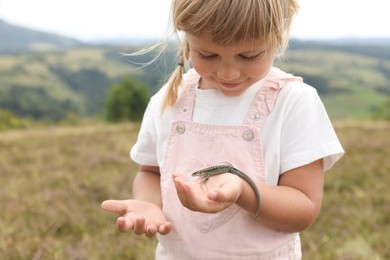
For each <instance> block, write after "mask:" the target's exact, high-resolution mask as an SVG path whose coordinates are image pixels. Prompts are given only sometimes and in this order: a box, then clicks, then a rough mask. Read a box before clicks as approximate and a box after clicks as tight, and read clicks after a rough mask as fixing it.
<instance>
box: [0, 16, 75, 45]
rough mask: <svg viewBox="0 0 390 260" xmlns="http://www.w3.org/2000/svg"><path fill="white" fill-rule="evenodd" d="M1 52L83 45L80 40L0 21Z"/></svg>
mask: <svg viewBox="0 0 390 260" xmlns="http://www.w3.org/2000/svg"><path fill="white" fill-rule="evenodd" d="M0 39H1V41H0V52H10V51H22V50H23V51H26V50H53V49H63V48H71V47H79V46H81V45H83V43H81V42H80V41H78V40H75V39H71V38H66V37H62V36H59V35H55V34H50V33H45V32H40V31H36V30H31V29H28V28H25V27H21V26H16V25H12V24H9V23H7V22H5V21H3V20H0Z"/></svg>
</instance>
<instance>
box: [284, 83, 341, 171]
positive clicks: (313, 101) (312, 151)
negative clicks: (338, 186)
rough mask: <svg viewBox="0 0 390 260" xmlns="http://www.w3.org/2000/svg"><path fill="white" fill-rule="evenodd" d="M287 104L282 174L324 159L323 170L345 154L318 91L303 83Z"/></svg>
mask: <svg viewBox="0 0 390 260" xmlns="http://www.w3.org/2000/svg"><path fill="white" fill-rule="evenodd" d="M298 87H302V89H301V90H300V91H299V92H298V94H297V95H296V96H295V98H293V99H291V100H290V102H289V103H288V105H287V106H288V107H287V108H286V111H288V112H287V113H286V114H285V115H284V116H285V118H284V123H283V126H282V131H281V147H280V149H281V169H280V170H281V173H284V172H286V171H288V170H291V169H294V168H297V167H300V166H303V165H307V164H309V163H311V162H313V161H316V160H319V159H321V158H323V159H324V171H327V170H328V169H330V168H331V167H332V166H333V165H334V163H335V162H336V161H337V160H339V159H340V158H341V157H342V155H343V154H344V150H343V148H342V146H341V144H340V142H339V140H338V138H337V136H336V133H335V130H334V128H333V126H332V124H331V122H330V119H329V117H328V114H327V113H326V110H325V108H324V105H323V104H322V102H321V100H320V97H319V96H318V94H317V91H316V90H315V89H314V88H312V87H310V86H308V85H306V84H302V85H301V86H298Z"/></svg>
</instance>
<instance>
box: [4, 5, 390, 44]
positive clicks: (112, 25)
mask: <svg viewBox="0 0 390 260" xmlns="http://www.w3.org/2000/svg"><path fill="white" fill-rule="evenodd" d="M170 3H171V0H0V19H2V20H5V21H6V22H9V23H12V24H15V25H21V26H24V27H29V28H32V29H37V30H41V31H45V32H50V33H55V34H59V35H63V36H67V37H72V38H76V39H79V40H84V41H88V40H97V39H98V40H100V39H108V38H145V37H147V38H161V37H164V36H165V33H166V28H167V23H168V20H169V19H168V17H169V9H170ZM298 3H299V5H300V10H299V13H298V15H297V16H296V17H295V20H294V23H293V27H292V37H295V38H301V39H334V38H344V37H362V38H368V37H375V38H384V37H386V38H390V28H389V25H390V14H389V10H390V1H389V0H370V1H368V0H298ZM0 40H1V39H0Z"/></svg>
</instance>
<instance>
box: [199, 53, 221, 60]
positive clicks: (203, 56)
mask: <svg viewBox="0 0 390 260" xmlns="http://www.w3.org/2000/svg"><path fill="white" fill-rule="evenodd" d="M199 56H200V58H201V59H205V60H211V59H215V58H217V57H218V54H209V55H207V54H202V53H200V52H199Z"/></svg>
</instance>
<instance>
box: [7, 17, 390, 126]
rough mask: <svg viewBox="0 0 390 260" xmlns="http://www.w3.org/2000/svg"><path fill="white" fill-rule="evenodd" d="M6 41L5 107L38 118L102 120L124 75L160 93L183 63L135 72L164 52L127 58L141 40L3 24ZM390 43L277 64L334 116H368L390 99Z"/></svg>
mask: <svg viewBox="0 0 390 260" xmlns="http://www.w3.org/2000/svg"><path fill="white" fill-rule="evenodd" d="M7 35H8V36H7ZM0 38H1V39H2V41H0V110H1V109H5V110H9V111H11V112H12V113H14V114H16V115H18V116H22V117H26V116H27V117H31V118H33V119H38V120H42V119H50V120H55V121H58V120H63V119H64V118H66V117H67V116H69V115H72V114H73V115H78V116H82V117H85V116H88V117H89V116H99V115H101V113H102V111H103V107H104V102H105V98H106V95H107V93H108V91H109V89H110V87H111V86H112V85H113V84H114V83H115V82H117V81H118V80H119V79H120V78H121V77H123V76H132V77H136V78H137V79H139V80H142V81H145V82H146V83H147V84H148V85H149V87H150V88H151V93H154V92H156V91H157V89H158V88H159V87H161V85H162V84H163V82H164V81H165V79H166V75H168V74H169V72H170V71H172V69H173V68H174V67H175V66H176V65H175V64H176V62H175V57H176V56H175V55H176V54H175V52H174V50H175V49H176V48H175V46H173V47H172V48H169V51H167V52H166V53H164V55H162V57H160V58H159V59H157V60H156V62H154V63H152V64H151V65H149V66H146V67H139V66H138V68H135V67H136V66H135V65H134V62H136V63H141V64H142V63H147V62H149V61H151V60H153V59H154V58H155V56H156V55H157V53H156V52H151V53H148V54H146V55H142V56H138V57H128V56H124V55H122V54H121V53H131V52H133V51H135V50H137V48H139V46H140V45H142V42H139V41H136V42H134V41H133V44H132V45H128V46H126V47H125V46H116V45H112V44H113V42H110V41H107V42H105V43H104V45H92V44H84V43H80V42H78V41H75V40H72V39H68V38H64V37H60V36H56V35H52V34H47V33H43V32H37V31H33V30H29V29H26V28H21V27H18V26H13V25H10V24H7V23H6V22H3V21H0ZM3 39H5V40H4V41H3ZM387 42H388V41H387V40H386V39H384V40H380V39H374V40H370V41H369V40H364V41H358V40H351V39H349V40H346V39H341V40H335V41H299V40H292V41H291V43H290V46H289V50H288V51H287V54H286V55H285V56H284V57H282V58H281V59H279V60H277V61H276V65H277V66H278V67H281V68H282V69H284V70H286V71H288V72H291V73H293V74H295V75H299V76H302V77H303V78H304V80H305V81H306V82H307V83H308V84H310V85H312V86H314V87H315V88H316V89H317V90H318V92H319V94H320V96H321V98H322V100H323V101H324V103H325V106H326V108H327V110H328V112H329V114H330V117H331V118H332V119H357V118H367V117H371V116H372V114H373V113H375V111H376V110H378V107H380V106H382V104H384V103H385V102H386V101H387V100H389V97H390V83H389V82H390V44H386V43H387ZM114 44H115V42H114ZM37 46H41V47H43V46H46V47H48V46H51V47H50V48H37ZM38 50H39V51H38ZM43 50H45V51H43ZM130 61H131V62H130Z"/></svg>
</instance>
